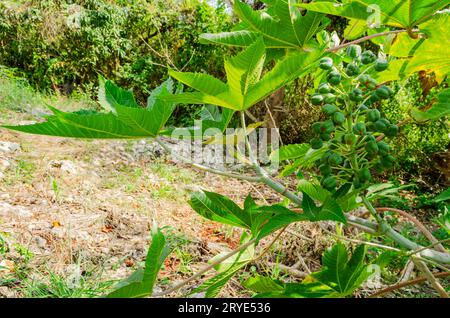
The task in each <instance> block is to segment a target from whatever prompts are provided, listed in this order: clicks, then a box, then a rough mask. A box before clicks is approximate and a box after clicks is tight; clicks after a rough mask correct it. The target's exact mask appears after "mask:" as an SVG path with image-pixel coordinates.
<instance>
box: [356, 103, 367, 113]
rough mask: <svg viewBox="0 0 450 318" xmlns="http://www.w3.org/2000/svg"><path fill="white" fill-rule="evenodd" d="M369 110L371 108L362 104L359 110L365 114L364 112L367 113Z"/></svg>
mask: <svg viewBox="0 0 450 318" xmlns="http://www.w3.org/2000/svg"><path fill="white" fill-rule="evenodd" d="M368 109H369V107H367V106H366V105H364V104H361V105H360V106H359V107H358V110H359V111H360V112H364V111H366V110H368Z"/></svg>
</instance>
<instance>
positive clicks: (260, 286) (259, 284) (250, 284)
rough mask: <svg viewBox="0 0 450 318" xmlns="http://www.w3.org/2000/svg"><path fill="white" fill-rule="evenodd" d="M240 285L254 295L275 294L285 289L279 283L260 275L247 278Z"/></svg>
mask: <svg viewBox="0 0 450 318" xmlns="http://www.w3.org/2000/svg"><path fill="white" fill-rule="evenodd" d="M242 285H243V286H244V287H245V288H247V289H250V290H251V291H253V292H256V293H268V292H274V291H275V292H277V291H284V289H285V288H284V286H283V284H282V283H281V282H279V281H275V280H273V279H271V278H269V277H265V276H261V275H256V276H254V277H250V278H248V279H247V280H246V281H245V282H243V283H242Z"/></svg>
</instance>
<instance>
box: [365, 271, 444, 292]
mask: <svg viewBox="0 0 450 318" xmlns="http://www.w3.org/2000/svg"><path fill="white" fill-rule="evenodd" d="M433 276H434V277H436V278H444V277H448V276H450V272H449V273H437V274H433ZM426 280H427V278H426V277H419V278H415V279H412V280H409V281H406V282H404V283H399V284H396V285H393V286H389V287H387V288H385V289H382V290H380V291H377V292H376V293H374V294H372V295H370V296H369V298H375V297H378V296H381V295H384V294H386V293H389V292H392V291H394V290H397V289H400V288H403V287H406V286H410V285H416V284H420V283H423V282H425V281H426Z"/></svg>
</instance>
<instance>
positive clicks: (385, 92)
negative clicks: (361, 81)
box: [375, 85, 392, 99]
mask: <svg viewBox="0 0 450 318" xmlns="http://www.w3.org/2000/svg"><path fill="white" fill-rule="evenodd" d="M375 94H376V95H377V96H378V97H379V98H380V99H388V98H389V97H391V94H392V90H391V89H389V87H387V86H384V85H383V86H380V87H378V88H377V90H376V91H375Z"/></svg>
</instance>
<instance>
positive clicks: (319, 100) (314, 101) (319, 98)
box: [311, 94, 324, 105]
mask: <svg viewBox="0 0 450 318" xmlns="http://www.w3.org/2000/svg"><path fill="white" fill-rule="evenodd" d="M323 100H324V98H323V96H322V95H320V94H314V95H313V96H312V97H311V103H312V104H313V105H320V104H322V103H323Z"/></svg>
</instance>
